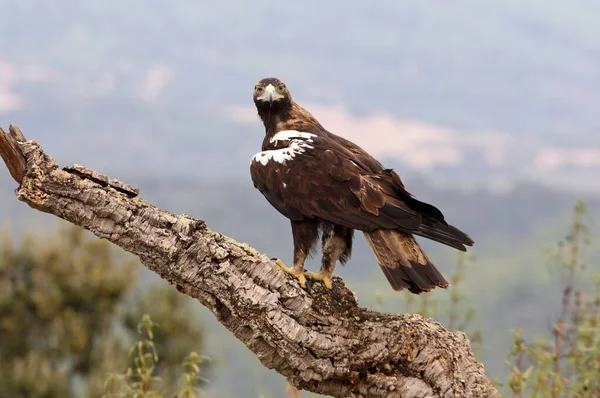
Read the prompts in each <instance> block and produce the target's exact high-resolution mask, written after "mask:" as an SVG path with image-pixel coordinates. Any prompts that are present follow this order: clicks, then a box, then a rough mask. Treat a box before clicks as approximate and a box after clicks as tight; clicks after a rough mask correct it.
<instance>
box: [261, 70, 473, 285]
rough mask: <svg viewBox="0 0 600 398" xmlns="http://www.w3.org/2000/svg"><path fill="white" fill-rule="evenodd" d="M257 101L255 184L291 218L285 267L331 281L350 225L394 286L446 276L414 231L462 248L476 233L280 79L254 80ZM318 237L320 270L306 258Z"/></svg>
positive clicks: (343, 256)
mask: <svg viewBox="0 0 600 398" xmlns="http://www.w3.org/2000/svg"><path fill="white" fill-rule="evenodd" d="M253 98H254V104H255V105H256V109H257V110H258V115H259V116H260V118H261V119H262V121H263V123H264V126H265V130H266V135H265V138H264V140H263V143H262V152H259V153H257V154H256V155H254V157H253V158H252V162H251V164H250V174H251V176H252V181H253V182H254V186H255V187H256V188H257V189H258V190H259V191H260V192H261V193H262V194H263V195H264V196H265V198H267V200H268V201H269V203H271V205H273V207H275V208H276V209H277V210H278V211H279V212H280V213H281V214H283V215H284V216H286V217H287V218H289V219H290V220H291V224H292V236H293V241H294V260H293V261H294V263H293V265H292V267H291V268H288V267H286V266H285V265H284V264H283V263H282V262H281V261H280V260H277V264H278V265H279V266H280V267H282V268H283V270H284V271H286V272H287V273H289V274H292V275H293V276H295V277H296V278H298V280H299V281H300V284H301V285H302V286H303V287H304V286H305V283H306V278H310V279H313V280H320V281H323V283H324V284H325V286H326V287H327V288H329V289H331V288H332V286H333V285H332V281H331V278H332V276H333V270H334V268H335V266H336V264H337V262H338V261H339V262H340V263H342V264H344V263H346V262H347V261H348V259H350V254H351V252H352V239H353V236H354V230H355V229H358V230H360V231H363V232H364V234H365V237H366V238H367V241H368V243H369V245H370V246H371V249H372V250H373V253H375V256H376V257H377V261H378V263H379V265H380V267H381V269H382V270H383V273H384V274H385V276H386V277H387V279H388V281H389V282H390V285H392V288H393V289H394V290H398V291H400V290H403V289H408V290H409V291H411V292H413V293H417V294H418V293H422V292H426V291H429V290H431V289H433V288H435V287H436V286H439V287H443V288H445V287H447V286H448V282H447V281H446V280H445V279H444V277H443V276H442V275H441V274H440V272H439V271H438V270H437V269H436V268H435V266H434V265H433V264H432V263H431V262H430V261H429V259H428V258H427V255H426V254H425V253H424V252H423V250H422V249H421V247H420V246H419V244H418V243H417V241H416V240H415V238H414V236H413V235H419V236H423V237H425V238H429V239H432V240H434V241H437V242H440V243H443V244H445V245H448V246H451V247H453V248H456V249H458V250H462V251H465V250H466V248H465V245H468V246H472V245H473V240H472V239H471V238H470V237H469V236H468V235H467V234H465V233H464V232H462V231H460V230H458V229H457V228H455V227H453V226H452V225H449V224H448V223H446V221H445V220H444V216H443V215H442V213H441V212H440V211H439V210H438V209H437V208H435V207H434V206H432V205H430V204H427V203H423V202H421V201H418V200H417V199H415V198H414V197H413V196H412V195H411V194H410V193H409V192H408V191H407V190H406V189H405V188H404V184H403V183H402V181H401V180H400V177H399V176H398V174H396V173H395V172H394V171H393V170H392V169H386V168H384V167H383V166H382V165H381V163H379V162H378V161H377V160H375V159H374V158H373V157H372V156H370V155H369V154H368V153H367V152H365V151H364V150H363V149H362V148H360V147H359V146H358V145H356V144H354V143H352V142H350V141H348V140H346V139H344V138H342V137H339V136H337V135H335V134H332V133H330V132H329V131H327V130H326V129H325V128H324V127H323V126H321V124H320V123H319V122H318V121H317V119H315V118H314V116H313V115H311V114H310V112H308V111H307V110H306V109H304V108H302V107H300V106H299V105H298V104H296V103H295V102H294V100H292V96H291V95H290V92H289V90H288V88H287V87H286V85H285V84H284V83H283V82H282V81H281V80H279V79H276V78H266V79H262V80H260V81H259V82H258V83H257V84H256V86H255V87H254V96H253ZM319 235H321V236H322V252H323V257H322V261H321V271H320V273H318V274H316V273H313V272H304V261H305V260H306V258H307V256H308V255H309V254H310V253H311V252H312V250H313V249H314V247H315V245H316V242H317V240H318V238H319Z"/></svg>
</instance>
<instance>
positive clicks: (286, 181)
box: [251, 136, 422, 231]
mask: <svg viewBox="0 0 600 398" xmlns="http://www.w3.org/2000/svg"><path fill="white" fill-rule="evenodd" d="M311 147H312V148H310V149H308V150H306V151H304V152H303V153H301V154H299V155H297V156H295V157H294V158H293V159H289V160H285V161H282V162H276V161H271V162H267V163H266V164H262V163H260V162H257V161H256V160H254V161H253V163H252V165H251V175H252V180H253V181H254V185H255V186H256V188H257V189H258V190H259V191H260V192H261V193H262V194H263V195H264V196H265V197H266V198H267V200H268V201H269V202H270V203H271V204H272V205H273V206H274V207H275V208H276V209H277V210H279V211H280V212H281V213H282V214H284V215H285V216H286V217H288V218H290V219H302V218H305V217H309V218H313V217H318V218H320V219H322V220H326V221H329V222H331V223H335V224H339V225H342V226H345V227H347V228H352V229H359V230H362V231H370V230H374V229H378V228H386V229H397V228H401V229H403V230H405V231H414V230H418V228H419V226H420V225H421V224H422V217H421V215H420V214H419V213H418V212H417V211H415V210H413V209H411V207H410V206H409V205H408V204H407V203H405V202H404V201H403V200H401V199H400V198H399V197H398V194H397V187H396V186H395V185H396V184H394V181H393V178H392V176H391V174H390V173H386V172H384V171H385V170H383V167H381V165H380V164H379V162H377V161H376V160H375V159H374V158H372V157H371V156H370V155H368V154H367V153H366V152H364V151H362V150H360V151H357V150H356V149H355V148H351V147H348V146H347V145H342V144H341V143H340V141H338V140H335V139H332V138H330V137H328V136H318V137H315V138H314V139H313V142H311ZM357 148H358V147H357ZM359 149H360V148H359ZM377 168H378V169H380V170H374V169H377ZM394 174H395V173H394Z"/></svg>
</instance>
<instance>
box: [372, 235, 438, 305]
mask: <svg viewBox="0 0 600 398" xmlns="http://www.w3.org/2000/svg"><path fill="white" fill-rule="evenodd" d="M365 237H366V238H367V242H369V245H370V246H371V249H372V250H373V253H375V256H376V257H377V261H378V262H379V266H380V267H381V269H382V270H383V273H384V274H385V276H386V277H387V279H388V281H389V282H390V285H392V288H393V289H394V290H397V291H400V290H403V289H408V290H409V291H410V292H412V293H416V294H419V293H422V292H428V291H430V290H432V289H433V288H435V287H436V286H439V287H443V288H446V287H448V282H446V280H445V279H444V277H443V276H442V274H440V272H439V271H438V270H437V269H436V268H435V266H434V265H433V264H432V263H431V261H429V259H428V258H427V255H426V254H425V252H423V249H421V246H419V243H417V241H416V240H415V238H414V236H412V235H411V234H408V233H406V232H401V231H397V230H391V229H377V230H374V231H371V232H365Z"/></svg>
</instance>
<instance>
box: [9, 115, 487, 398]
mask: <svg viewBox="0 0 600 398" xmlns="http://www.w3.org/2000/svg"><path fill="white" fill-rule="evenodd" d="M0 154H1V155H2V158H3V159H4V161H5V163H6V164H7V166H8V169H9V170H10V173H11V175H12V176H13V178H14V179H15V180H16V181H17V182H18V183H19V184H20V186H19V188H18V189H17V190H16V194H17V197H18V198H19V200H21V201H24V202H25V203H27V204H28V205H29V206H31V207H33V208H35V209H38V210H41V211H44V212H47V213H51V214H54V215H56V216H58V217H60V218H63V219H65V220H67V221H70V222H72V223H73V224H76V225H79V226H82V227H84V228H86V229H88V230H90V231H92V232H93V233H94V234H95V235H96V236H98V237H100V238H105V239H108V240H110V241H111V242H113V243H114V244H116V245H118V246H120V247H122V248H123V249H125V250H127V251H129V252H131V253H133V254H135V255H137V256H138V257H139V258H140V260H141V261H142V263H143V264H144V265H145V266H146V267H148V268H149V269H151V270H152V271H154V272H156V273H157V274H159V275H160V276H161V277H162V278H164V279H166V280H167V281H169V282H171V283H172V284H174V285H176V286H177V288H178V289H179V290H180V291H182V292H184V293H186V294H188V295H189V296H191V297H194V298H196V299H198V300H199V301H200V302H201V303H202V304H203V305H205V306H206V307H208V308H209V309H210V310H211V311H212V312H213V313H214V314H215V316H216V317H217V319H218V320H219V321H220V322H221V323H222V324H223V325H224V326H225V327H226V328H227V329H228V330H230V331H231V332H232V333H233V334H234V335H235V336H236V337H237V338H238V339H240V340H241V341H243V342H244V344H246V345H247V346H248V347H249V348H250V349H251V350H252V351H253V352H254V353H255V354H256V355H257V356H258V358H259V359H260V361H261V362H262V364H263V365H264V366H266V367H268V368H271V369H275V370H276V371H277V372H279V373H280V374H282V375H284V376H285V377H287V379H288V381H289V382H290V383H291V384H292V385H294V386H296V387H297V388H300V389H306V390H309V391H313V392H317V393H321V394H326V395H333V396H336V397H407V398H408V397H496V396H498V393H497V391H496V390H495V389H494V387H493V386H492V384H491V382H490V381H489V380H488V378H487V377H486V375H485V372H484V369H483V366H482V365H481V364H479V363H478V362H477V361H476V359H475V357H474V356H473V353H472V352H471V349H470V346H469V341H468V339H467V337H466V335H465V334H464V333H462V332H456V333H451V332H449V331H447V330H446V329H445V328H444V327H443V326H442V325H441V324H439V323H437V322H435V321H433V320H430V319H426V318H423V317H422V316H420V315H411V314H386V313H378V312H373V311H370V310H368V309H364V308H360V307H358V306H357V302H356V299H355V297H354V295H353V293H352V292H351V291H350V290H348V289H347V288H346V287H345V286H344V284H343V282H342V280H341V279H340V278H337V277H336V278H334V290H333V291H329V290H327V289H325V288H324V287H323V285H322V284H320V283H317V284H314V285H312V286H309V289H308V290H304V289H302V288H301V287H300V286H299V285H298V284H297V283H296V281H294V280H292V279H290V278H289V277H288V276H287V275H286V274H284V273H283V272H282V271H281V270H280V268H279V267H278V266H277V265H275V264H274V263H273V262H272V261H271V260H269V258H268V257H267V256H265V255H263V254H260V253H258V252H257V251H256V250H254V249H252V248H251V247H249V246H248V245H246V244H243V243H238V242H236V241H234V240H232V239H230V238H228V237H226V236H223V235H220V234H218V233H216V232H213V231H211V230H210V229H209V228H208V227H207V226H206V224H205V223H204V222H203V221H201V220H197V219H194V218H192V217H189V216H186V215H178V214H171V213H169V212H167V211H164V210H161V209H159V208H157V207H154V206H152V205H151V204H149V203H147V202H145V201H144V200H142V199H140V198H138V197H137V194H138V191H137V190H136V189H134V188H132V187H130V186H128V185H126V184H123V183H121V182H119V181H116V180H113V179H110V178H108V177H106V176H103V175H101V174H99V173H97V172H95V171H93V170H89V169H86V168H85V167H82V166H71V167H66V168H64V169H60V168H59V167H58V166H57V165H56V163H55V162H54V161H53V159H52V158H51V157H49V156H47V155H46V154H45V153H44V152H43V150H42V148H41V146H40V145H39V144H38V143H36V142H35V141H25V139H24V138H23V136H22V134H20V132H19V130H18V128H16V127H14V126H11V129H10V134H6V133H4V132H3V131H2V130H1V129H0Z"/></svg>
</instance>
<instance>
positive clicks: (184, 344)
mask: <svg viewBox="0 0 600 398" xmlns="http://www.w3.org/2000/svg"><path fill="white" fill-rule="evenodd" d="M0 251H1V252H2V257H0V397H17V398H19V397H31V398H36V397H44V398H53V397H61V398H62V397H74V396H77V397H86V396H89V397H98V396H100V395H101V394H102V391H104V387H103V383H104V380H105V376H106V373H107V372H109V371H115V370H118V369H126V368H127V365H128V363H127V359H126V358H124V357H122V356H121V355H120V353H122V352H123V351H124V350H125V347H127V345H129V344H130V342H131V341H132V340H133V339H134V338H135V335H136V323H137V322H132V321H131V320H132V319H135V318H137V319H139V318H140V314H142V313H149V314H152V316H153V317H154V319H156V320H157V322H158V323H160V324H161V325H164V328H163V330H162V333H161V334H160V343H161V344H163V349H164V350H168V351H169V352H168V353H165V355H164V358H163V360H162V361H161V362H162V363H161V365H160V366H161V367H162V368H165V369H169V370H168V371H165V372H164V374H163V373H160V372H161V370H162V369H161V368H157V369H156V371H157V372H159V373H160V374H161V376H163V377H164V379H165V381H166V382H168V383H172V384H173V385H175V384H176V380H177V378H178V377H179V375H180V374H181V373H182V372H181V370H177V371H176V370H174V366H172V365H173V364H176V363H179V362H180V361H181V358H183V357H184V356H185V354H182V352H185V353H187V352H189V350H190V349H197V350H200V349H201V348H202V342H203V337H204V333H203V330H202V328H201V327H200V326H199V325H198V322H197V319H196V317H195V316H194V315H195V314H194V312H193V310H192V308H191V307H190V305H189V303H190V300H186V297H185V296H183V295H181V294H179V293H177V291H176V290H175V289H174V288H172V287H169V286H165V285H164V284H161V286H162V287H154V286H146V288H145V289H144V290H143V291H142V292H140V291H139V289H136V285H137V275H138V270H137V269H136V261H135V260H134V258H133V257H132V256H129V255H126V254H125V253H124V252H122V251H120V249H116V248H115V246H114V245H111V244H110V243H109V242H107V241H103V240H100V239H97V238H92V237H90V235H89V234H87V233H86V232H85V231H84V230H83V229H80V228H77V227H72V226H69V227H66V228H60V229H58V230H57V231H56V232H55V233H53V234H52V235H50V236H46V237H42V238H40V237H34V236H31V235H23V236H21V237H20V238H19V239H14V238H13V237H12V236H11V234H10V232H9V231H5V232H3V233H0ZM166 341H168V343H166ZM159 354H160V351H159ZM148 366H150V364H148ZM153 366H154V365H153Z"/></svg>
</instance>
